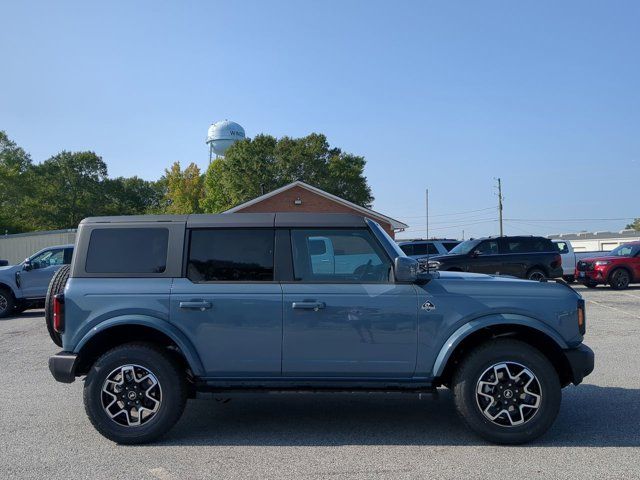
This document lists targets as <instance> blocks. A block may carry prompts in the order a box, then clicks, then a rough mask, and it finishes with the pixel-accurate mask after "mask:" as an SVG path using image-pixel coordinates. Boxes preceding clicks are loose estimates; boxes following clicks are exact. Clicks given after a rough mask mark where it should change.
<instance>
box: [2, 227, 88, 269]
mask: <svg viewBox="0 0 640 480" xmlns="http://www.w3.org/2000/svg"><path fill="white" fill-rule="evenodd" d="M75 241H76V230H75V229H72V230H49V231H42V232H28V233H16V234H13V235H2V236H0V260H7V261H8V262H9V265H15V264H17V263H20V262H21V261H22V260H24V259H25V258H27V257H30V256H31V255H33V254H34V253H36V252H37V251H38V250H42V249H43V248H46V247H52V246H54V245H65V244H68V243H75Z"/></svg>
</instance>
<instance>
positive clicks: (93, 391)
mask: <svg viewBox="0 0 640 480" xmlns="http://www.w3.org/2000/svg"><path fill="white" fill-rule="evenodd" d="M124 365H139V366H141V367H143V368H145V369H147V370H148V371H149V372H152V373H153V375H155V377H156V378H157V380H158V383H159V384H160V387H161V389H162V390H161V391H162V401H161V403H160V407H159V409H158V411H157V412H156V413H155V415H154V416H153V418H151V419H150V420H149V421H148V422H147V423H144V424H142V425H140V426H123V425H120V424H119V423H117V422H116V421H114V420H113V419H112V418H111V417H110V416H109V415H108V414H107V412H106V411H105V409H104V408H103V405H102V387H103V384H104V382H105V380H106V378H107V377H108V376H109V374H110V373H111V372H113V371H114V370H115V369H117V368H119V367H122V366H124ZM83 393H84V406H85V411H86V412H87V415H88V417H89V420H91V423H92V424H93V426H94V427H95V428H96V430H98V432H100V434H102V435H103V436H105V437H106V438H108V439H109V440H112V441H114V442H117V443H120V444H129V445H131V444H141V443H149V442H152V441H154V440H156V439H158V438H159V437H160V436H162V435H164V434H165V433H166V432H167V431H169V430H170V429H171V427H173V425H174V424H175V423H176V422H177V421H178V420H179V419H180V416H181V415H182V412H183V411H184V407H185V404H186V401H187V386H186V380H185V374H184V372H182V371H181V370H180V369H179V368H178V366H177V364H176V362H175V361H174V360H173V359H172V357H171V356H170V354H168V353H167V352H166V351H164V350H162V349H161V348H159V347H156V346H155V345H152V344H149V343H126V344H124V345H120V346H118V347H115V348H113V349H112V350H109V351H108V352H107V353H105V354H104V355H102V356H101V357H100V358H98V360H97V361H96V362H95V363H94V364H93V365H92V366H91V369H90V370H89V373H88V375H87V378H86V381H85V384H84V392H83Z"/></svg>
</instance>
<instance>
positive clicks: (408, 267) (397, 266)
mask: <svg viewBox="0 0 640 480" xmlns="http://www.w3.org/2000/svg"><path fill="white" fill-rule="evenodd" d="M418 268H419V263H418V261H417V260H415V259H413V258H409V257H396V259H395V260H394V262H393V272H394V274H395V277H396V281H397V282H402V283H414V282H415V281H416V280H417V279H418Z"/></svg>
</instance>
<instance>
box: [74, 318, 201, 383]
mask: <svg viewBox="0 0 640 480" xmlns="http://www.w3.org/2000/svg"><path fill="white" fill-rule="evenodd" d="M119 325H141V326H145V327H149V328H153V329H154V330H157V331H159V332H160V333H163V334H165V335H166V336H167V337H169V338H170V339H171V340H173V341H174V342H175V344H176V345H177V346H178V348H180V350H181V351H182V353H183V354H184V356H185V358H186V360H187V363H188V364H189V367H190V368H191V371H192V372H193V374H194V375H196V376H203V375H204V368H203V366H202V361H201V360H200V356H199V355H198V352H197V351H196V349H195V348H194V347H193V345H192V344H191V342H190V341H189V339H188V338H187V337H185V336H184V334H183V333H182V332H180V330H178V329H177V328H176V327H174V326H173V325H171V324H170V323H169V322H166V321H164V320H160V319H158V318H155V317H148V316H145V315H123V316H120V317H114V318H110V319H109V320H106V321H104V322H101V323H99V324H98V325H96V326H95V327H93V328H92V329H91V330H89V331H88V332H87V333H86V334H85V335H84V336H83V337H82V339H81V340H80V341H79V342H78V343H77V344H76V346H75V348H74V349H73V353H76V354H79V353H80V352H81V350H82V348H83V347H84V346H85V345H86V344H87V342H89V341H90V340H91V339H92V338H94V337H95V336H96V335H99V334H100V333H102V332H104V331H106V330H108V329H110V328H113V327H116V326H119Z"/></svg>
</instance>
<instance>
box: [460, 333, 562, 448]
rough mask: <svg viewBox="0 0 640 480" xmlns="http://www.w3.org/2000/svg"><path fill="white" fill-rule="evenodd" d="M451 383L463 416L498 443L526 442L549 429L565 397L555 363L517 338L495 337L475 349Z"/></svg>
mask: <svg viewBox="0 0 640 480" xmlns="http://www.w3.org/2000/svg"><path fill="white" fill-rule="evenodd" d="M452 386H453V394H454V401H455V405H456V409H457V411H458V414H459V415H460V416H461V417H462V419H463V420H464V422H465V423H466V424H467V425H468V426H469V427H470V428H471V429H472V430H473V431H475V432H476V433H478V434H479V435H480V436H482V437H484V438H485V439H487V440H489V441H491V442H494V443H500V444H520V443H525V442H529V441H531V440H533V439H535V438H537V437H539V436H540V435H542V434H543V433H545V432H546V431H547V430H548V429H549V427H550V426H551V424H552V423H553V421H554V420H555V418H556V416H557V415H558V411H559V409H560V402H561V399H562V392H561V387H560V380H559V378H558V374H557V372H556V370H555V368H554V367H553V365H551V363H550V362H549V360H548V359H547V358H546V357H545V356H544V355H543V354H542V353H541V352H540V351H539V350H537V349H535V348H533V347H532V346H530V345H529V344H527V343H524V342H521V341H518V340H509V339H500V340H493V341H490V342H487V343H485V344H483V345H481V346H479V347H477V348H476V349H475V350H473V351H471V353H469V355H468V356H467V357H466V358H464V360H463V361H462V363H461V364H460V367H459V368H458V370H457V371H456V373H455V375H454V378H453V384H452Z"/></svg>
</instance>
